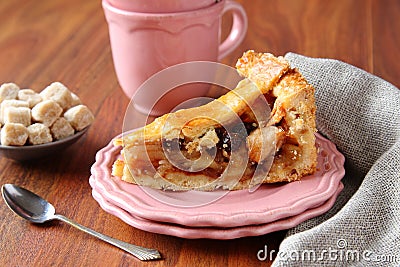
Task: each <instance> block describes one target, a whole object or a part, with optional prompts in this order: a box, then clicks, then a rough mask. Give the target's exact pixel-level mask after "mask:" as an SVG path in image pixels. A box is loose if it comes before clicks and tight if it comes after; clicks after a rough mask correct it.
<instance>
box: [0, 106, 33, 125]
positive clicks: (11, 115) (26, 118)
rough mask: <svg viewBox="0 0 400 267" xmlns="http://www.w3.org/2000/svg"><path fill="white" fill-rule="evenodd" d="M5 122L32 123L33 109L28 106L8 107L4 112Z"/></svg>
mask: <svg viewBox="0 0 400 267" xmlns="http://www.w3.org/2000/svg"><path fill="white" fill-rule="evenodd" d="M3 116H4V117H3V119H4V123H9V122H12V123H21V124H23V125H24V126H29V125H30V124H31V110H30V108H26V107H7V108H6V109H5V110H4V114H3Z"/></svg>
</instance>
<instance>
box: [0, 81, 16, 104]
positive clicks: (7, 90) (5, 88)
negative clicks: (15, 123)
mask: <svg viewBox="0 0 400 267" xmlns="http://www.w3.org/2000/svg"><path fill="white" fill-rule="evenodd" d="M18 90H19V86H18V85H16V84H15V83H3V84H2V85H1V86H0V103H1V102H3V101H4V100H7V99H16V98H17V95H18Z"/></svg>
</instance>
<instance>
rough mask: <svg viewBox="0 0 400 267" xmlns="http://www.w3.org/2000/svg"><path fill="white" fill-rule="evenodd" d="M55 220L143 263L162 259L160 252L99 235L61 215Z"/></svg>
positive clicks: (56, 216) (57, 215) (55, 216)
mask: <svg viewBox="0 0 400 267" xmlns="http://www.w3.org/2000/svg"><path fill="white" fill-rule="evenodd" d="M54 219H57V220H60V221H63V222H66V223H68V224H69V225H71V226H73V227H75V228H77V229H79V230H82V231H84V232H86V233H88V234H90V235H92V236H95V237H97V238H99V239H101V240H103V241H105V242H107V243H109V244H111V245H114V246H116V247H118V248H120V249H122V250H125V251H126V252H128V253H130V254H132V255H133V256H135V257H137V258H138V259H140V260H142V261H148V260H155V259H161V255H160V252H159V251H158V250H155V249H150V248H144V247H140V246H135V245H132V244H129V243H126V242H123V241H121V240H118V239H115V238H112V237H109V236H106V235H103V234H100V233H98V232H96V231H94V230H92V229H90V228H87V227H85V226H83V225H81V224H79V223H77V222H74V221H73V220H71V219H68V218H67V217H65V216H63V215H60V214H56V215H54Z"/></svg>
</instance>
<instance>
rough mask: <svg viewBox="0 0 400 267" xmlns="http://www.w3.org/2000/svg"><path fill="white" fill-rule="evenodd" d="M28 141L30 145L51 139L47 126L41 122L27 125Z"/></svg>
mask: <svg viewBox="0 0 400 267" xmlns="http://www.w3.org/2000/svg"><path fill="white" fill-rule="evenodd" d="M27 129H28V143H29V144H31V145H40V144H45V143H49V142H51V141H53V138H52V136H51V133H50V129H49V127H47V126H46V125H44V124H42V123H34V124H32V125H29V126H28V127H27Z"/></svg>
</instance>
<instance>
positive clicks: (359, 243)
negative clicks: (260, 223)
mask: <svg viewBox="0 0 400 267" xmlns="http://www.w3.org/2000/svg"><path fill="white" fill-rule="evenodd" d="M285 57H286V59H288V60H289V61H290V63H291V65H292V66H294V67H297V68H298V69H299V70H300V72H301V73H302V74H303V75H304V76H305V77H306V79H307V80H308V82H309V83H311V84H312V85H314V87H315V88H316V105H317V128H318V130H319V132H320V133H321V134H322V135H324V136H325V137H327V138H328V139H330V140H331V141H332V142H334V143H335V144H336V146H337V148H338V149H339V151H341V152H342V153H343V154H344V156H345V157H346V163H345V169H346V174H345V177H344V178H343V180H342V181H343V184H344V189H343V191H342V192H341V193H340V195H339V197H338V199H337V201H336V203H335V205H334V207H333V208H332V209H330V210H329V211H328V212H327V213H325V214H323V215H321V216H319V217H316V218H313V219H310V220H307V221H305V222H303V223H301V224H300V225H298V226H297V227H294V228H293V229H290V230H289V231H288V234H287V236H286V238H285V239H284V240H283V242H282V243H281V245H280V247H279V251H276V252H274V251H267V249H268V248H266V249H265V250H266V251H265V252H266V253H268V254H269V255H274V256H276V259H275V261H274V263H273V266H400V90H399V89H398V88H396V87H395V86H393V85H392V84H390V83H388V82H386V81H384V80H382V79H380V78H378V77H376V76H374V75H372V74H370V73H367V72H365V71H363V70H361V69H359V68H356V67H354V66H351V65H349V64H346V63H344V62H341V61H337V60H332V59H315V58H308V57H304V56H300V55H297V54H294V53H288V54H287V55H286V56H285ZM399 75H400V73H399ZM273 253H275V254H273Z"/></svg>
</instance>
